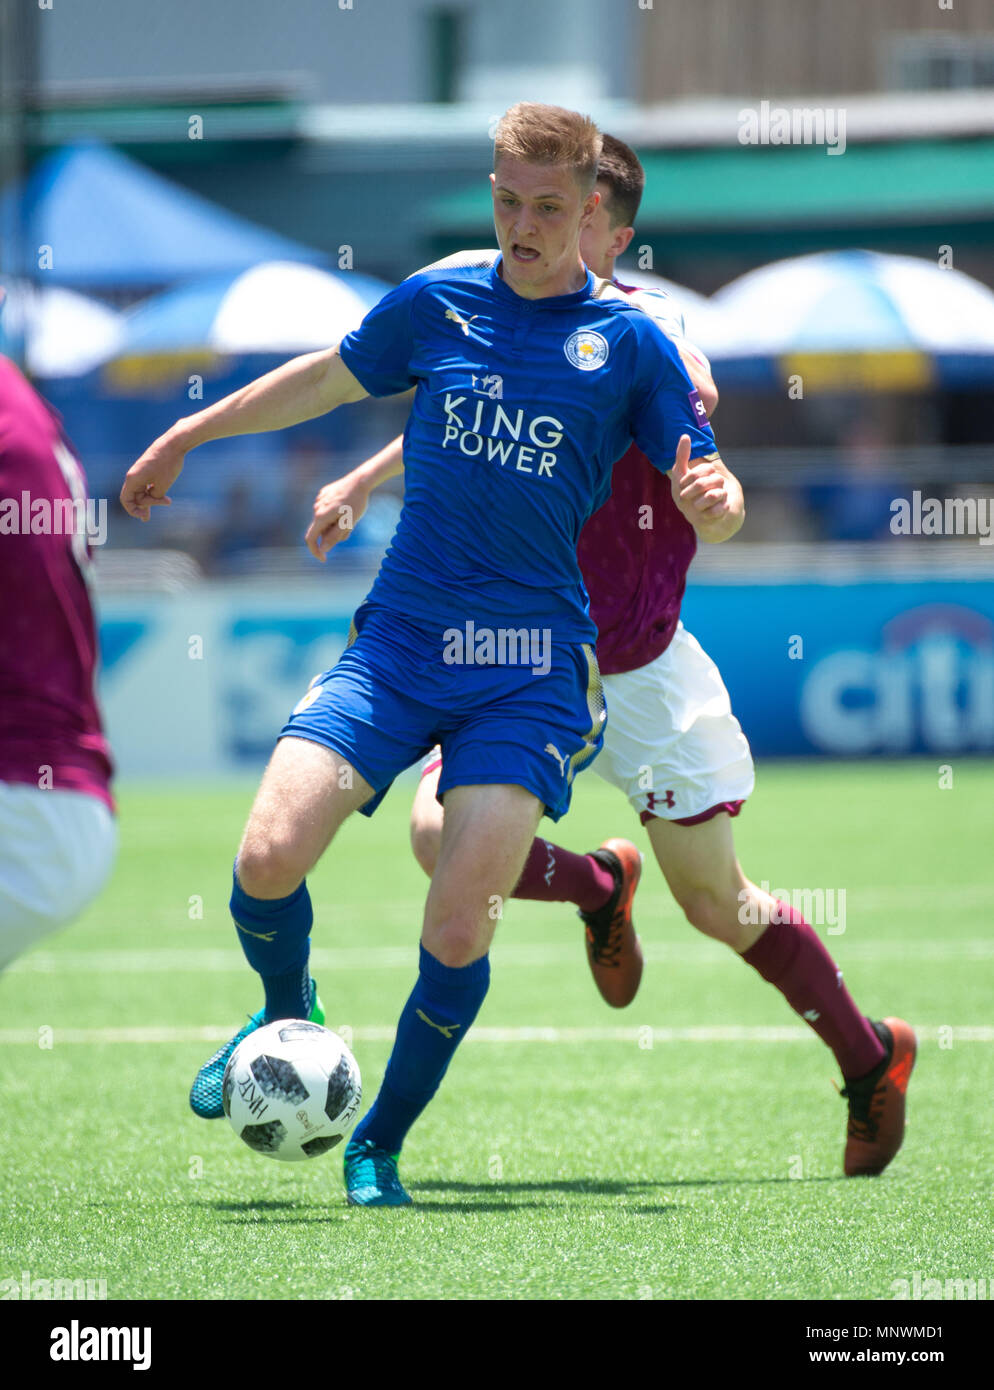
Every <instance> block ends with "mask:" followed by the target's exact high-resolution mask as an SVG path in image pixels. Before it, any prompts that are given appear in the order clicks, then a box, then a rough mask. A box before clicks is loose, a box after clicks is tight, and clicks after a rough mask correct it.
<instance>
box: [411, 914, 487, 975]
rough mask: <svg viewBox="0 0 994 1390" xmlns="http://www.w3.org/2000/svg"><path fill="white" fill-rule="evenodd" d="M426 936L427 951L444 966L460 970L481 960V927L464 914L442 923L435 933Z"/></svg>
mask: <svg viewBox="0 0 994 1390" xmlns="http://www.w3.org/2000/svg"><path fill="white" fill-rule="evenodd" d="M425 936H426V940H425V945H426V947H427V949H428V950H429V951H430V952H431V954H432V955H433V956H434V957H435V959H436V960H439V961H441V962H442V964H443V965H450V966H452V967H454V968H457V969H458V968H460V967H461V966H464V965H471V964H472V963H473V961H474V960H479V958H480V955H481V951H480V945H481V942H482V932H481V929H480V926H479V924H478V923H477V922H476V921H474V920H472V919H471V918H470V917H468V916H465V915H463V914H462V913H460V914H458V915H453V916H452V917H450V918H448V919H447V920H446V921H443V922H440V923H439V924H438V925H437V926H436V927H435V928H434V930H433V931H431V932H430V933H428V932H426V933H425Z"/></svg>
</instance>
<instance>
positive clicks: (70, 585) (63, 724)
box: [0, 357, 117, 970]
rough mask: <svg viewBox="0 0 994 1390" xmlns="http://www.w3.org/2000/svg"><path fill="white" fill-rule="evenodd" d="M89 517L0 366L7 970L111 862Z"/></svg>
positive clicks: (0, 888)
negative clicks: (97, 692)
mask: <svg viewBox="0 0 994 1390" xmlns="http://www.w3.org/2000/svg"><path fill="white" fill-rule="evenodd" d="M86 516H87V499H86V481H85V478H84V476H83V471H82V468H81V467H80V464H79V461H78V460H77V458H76V456H75V455H74V453H73V452H72V449H71V447H70V445H69V443H68V440H67V439H66V437H65V435H64V434H63V432H62V429H61V426H60V424H59V420H58V417H57V416H56V415H55V413H54V412H53V411H52V410H51V409H50V408H49V407H48V406H47V405H46V404H45V402H44V401H43V400H42V398H41V397H40V396H39V395H38V394H37V393H36V392H35V391H34V390H33V389H32V387H31V386H30V385H29V384H28V382H27V381H26V380H25V379H24V377H23V376H22V375H21V373H20V372H19V371H18V369H17V368H16V367H15V365H14V364H13V362H11V361H9V360H8V359H7V358H5V357H0V970H2V969H3V968H4V967H5V966H7V965H9V963H10V962H11V961H12V960H13V959H14V958H15V956H18V955H20V954H21V952H23V951H25V950H27V949H28V947H30V946H31V945H33V944H34V943H35V942H36V941H38V940H40V938H41V937H43V936H46V935H48V934H49V933H50V932H53V931H55V930H56V929H57V928H59V927H62V926H65V925H66V924H67V923H68V922H70V921H71V920H72V919H73V918H74V917H76V916H77V915H78V914H79V913H80V912H82V910H83V909H84V908H85V907H86V906H87V905H88V904H89V903H90V902H91V901H92V900H93V898H95V897H96V895H97V894H98V893H99V891H100V889H101V888H102V887H103V885H104V883H105V881H106V879H107V876H108V875H109V873H110V870H111V867H112V865H113V862H114V854H115V850H116V842H117V830H116V824H115V819H114V803H113V800H112V798H111V791H110V782H111V774H112V766H111V759H110V751H109V749H108V746H107V741H106V739H105V738H104V734H103V729H102V727H101V720H100V710H99V708H98V705H97V700H96V695H95V692H94V676H95V672H96V668H97V659H98V657H97V633H96V624H95V622H94V617H93V609H92V607H91V604H90V594H89V587H88V580H87V574H88V569H89V564H90V553H89V541H88V536H87V529H86Z"/></svg>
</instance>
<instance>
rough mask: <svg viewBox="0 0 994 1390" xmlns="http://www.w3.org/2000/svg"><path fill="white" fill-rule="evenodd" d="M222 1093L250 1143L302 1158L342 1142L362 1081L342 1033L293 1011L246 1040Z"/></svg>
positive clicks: (288, 1157)
mask: <svg viewBox="0 0 994 1390" xmlns="http://www.w3.org/2000/svg"><path fill="white" fill-rule="evenodd" d="M221 1100H222V1104H223V1105H224V1113H225V1114H226V1115H227V1117H228V1119H229V1120H230V1121H231V1124H232V1128H233V1129H234V1131H235V1133H236V1134H237V1135H238V1137H239V1139H243V1140H244V1141H245V1143H246V1144H248V1146H249V1148H250V1149H255V1151H256V1153H261V1154H265V1155H266V1156H267V1157H268V1158H278V1159H282V1160H284V1161H289V1162H294V1161H296V1160H297V1159H301V1158H316V1157H317V1155H318V1154H323V1153H327V1152H328V1150H329V1149H333V1148H334V1147H335V1145H336V1144H340V1143H341V1142H342V1140H343V1139H344V1138H345V1136H346V1134H347V1133H348V1132H349V1130H350V1129H351V1127H352V1122H353V1120H354V1119H355V1117H356V1114H357V1113H358V1110H359V1103H360V1101H361V1100H362V1082H361V1080H360V1078H359V1067H358V1064H357V1063H356V1059H355V1058H354V1057H353V1056H352V1053H351V1052H350V1051H349V1049H348V1048H347V1047H346V1046H345V1044H344V1042H343V1041H342V1039H341V1038H340V1037H339V1036H338V1034H337V1033H332V1032H331V1031H330V1030H329V1029H328V1028H322V1027H321V1026H320V1024H317V1023H307V1022H305V1021H304V1020H303V1019H299V1018H285V1019H282V1020H281V1021H279V1022H277V1023H267V1024H265V1025H264V1027H262V1028H257V1029H256V1031H255V1032H254V1033H249V1035H248V1037H247V1038H244V1039H243V1040H242V1041H241V1042H240V1043H239V1044H238V1046H237V1047H236V1048H235V1050H234V1052H233V1053H232V1054H231V1057H230V1058H229V1060H228V1065H227V1066H226V1067H225V1069H224V1082H223V1085H222V1092H221Z"/></svg>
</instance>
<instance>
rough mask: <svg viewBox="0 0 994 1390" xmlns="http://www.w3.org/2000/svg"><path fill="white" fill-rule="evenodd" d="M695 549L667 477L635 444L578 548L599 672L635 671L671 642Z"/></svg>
mask: <svg viewBox="0 0 994 1390" xmlns="http://www.w3.org/2000/svg"><path fill="white" fill-rule="evenodd" d="M696 550H697V537H696V535H695V534H694V528H693V527H692V526H691V524H690V522H689V521H687V519H686V517H684V516H683V514H682V513H681V512H680V511H679V510H678V509H677V505H676V503H675V502H674V501H673V493H672V490H671V488H670V480H669V478H668V477H667V476H666V474H665V473H660V471H659V469H658V468H655V467H654V466H653V465H652V464H651V463H650V462H649V460H648V459H647V458H646V456H645V454H643V453H642V451H641V449H638V448H636V446H635V445H634V444H633V445H632V447H631V448H630V449H629V450H628V452H627V453H626V454H624V455H622V457H621V458H620V459H619V460H618V462H617V463H616V464H615V465H614V473H613V475H612V478H611V496H610V497H609V498H608V499H607V501H606V502H605V503H604V505H603V507H601V508H600V510H599V511H596V512H595V513H594V514H593V516H592V517H591V518H590V519H589V520H588V522H587V524H586V525H585V526H584V528H583V530H582V531H581V532H580V542H579V544H578V546H577V549H576V553H577V559H578V560H579V562H580V570H581V573H582V574H583V582H584V584H586V586H587V592H588V593H589V595H590V616H591V618H593V620H594V622H595V623H596V624H597V661H598V664H599V666H600V669H601V673H602V674H603V675H605V676H613V675H617V674H618V673H619V672H621V671H634V670H637V669H638V667H640V666H646V665H647V664H648V663H649V662H650V661H654V660H655V659H656V657H657V656H659V655H660V654H661V653H662V652H664V651H665V650H666V648H667V647H668V646H669V644H670V641H671V639H672V637H673V634H674V632H675V631H676V628H677V623H678V622H679V621H680V604H681V603H682V601H683V593H684V589H685V588H686V585H687V570H688V569H689V567H690V562H691V560H692V559H693V558H694V555H695V553H696Z"/></svg>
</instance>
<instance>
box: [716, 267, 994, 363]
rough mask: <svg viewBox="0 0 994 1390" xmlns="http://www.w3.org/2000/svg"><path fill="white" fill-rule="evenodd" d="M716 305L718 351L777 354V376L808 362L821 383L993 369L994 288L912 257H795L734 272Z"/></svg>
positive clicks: (762, 356)
mask: <svg viewBox="0 0 994 1390" xmlns="http://www.w3.org/2000/svg"><path fill="white" fill-rule="evenodd" d="M713 303H714V305H715V307H716V308H717V309H718V310H720V311H721V313H722V316H723V320H724V324H725V327H726V330H727V331H728V333H729V337H728V339H727V340H726V341H725V343H724V344H723V345H722V347H721V349H720V351H719V352H718V353H716V354H715V356H716V358H718V359H719V360H720V359H722V358H728V359H735V360H736V361H737V363H738V364H739V365H740V366H743V365H746V364H748V363H749V362H752V363H753V364H758V363H759V362H760V361H761V360H765V361H767V362H769V361H770V360H771V359H772V360H773V361H774V363H775V364H777V365H778V368H779V374H781V375H789V374H790V373H791V372H792V371H801V372H802V375H803V374H805V369H806V370H807V378H806V379H808V378H810V380H811V382H812V384H813V385H815V386H816V387H820V388H821V389H833V388H835V389H837V388H841V387H846V388H850V387H851V388H855V389H861V388H862V389H888V388H892V389H908V388H916V387H917V388H921V387H925V386H928V385H930V384H932V383H933V382H935V381H938V382H939V383H940V384H943V385H948V386H953V385H967V384H970V383H971V382H979V381H983V380H990V378H991V377H992V376H994V292H992V291H991V290H989V289H988V288H987V286H986V285H983V284H981V283H980V282H979V281H978V280H974V279H972V278H971V277H970V276H968V275H964V274H963V273H962V272H961V271H958V270H952V269H944V268H942V267H941V266H939V265H937V264H936V262H935V261H929V260H924V259H921V258H919V257H916V256H890V255H883V254H881V253H879V252H876V251H861V250H853V251H827V252H819V253H817V254H815V255H811V256H798V257H796V258H793V259H790V260H784V261H777V262H775V263H774V264H773V265H767V266H762V267H761V268H760V269H758V270H753V271H750V272H749V273H748V274H747V275H743V276H741V277H740V278H739V279H737V280H733V281H732V283H731V284H729V285H726V286H725V287H724V288H723V289H721V290H719V291H718V292H717V294H715V295H714V296H713ZM847 359H848V360H847ZM729 365H731V363H729Z"/></svg>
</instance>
